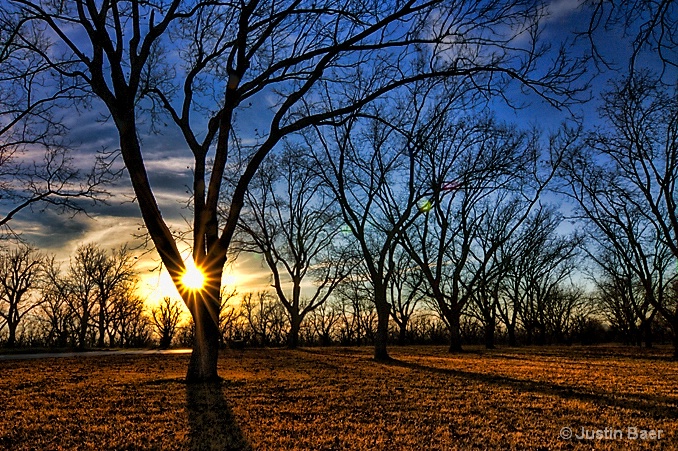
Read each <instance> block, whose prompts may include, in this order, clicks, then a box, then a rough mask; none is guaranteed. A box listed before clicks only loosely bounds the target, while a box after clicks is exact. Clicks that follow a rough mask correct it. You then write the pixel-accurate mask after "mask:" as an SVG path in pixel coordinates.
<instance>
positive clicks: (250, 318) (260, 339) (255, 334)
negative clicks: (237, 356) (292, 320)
mask: <svg viewBox="0 0 678 451" xmlns="http://www.w3.org/2000/svg"><path fill="white" fill-rule="evenodd" d="M240 307H241V309H242V310H243V316H244V317H245V319H246V321H247V325H248V326H249V331H250V333H251V341H252V342H253V343H254V344H257V345H261V346H271V345H280V344H282V343H283V342H284V337H285V336H286V335H287V333H286V332H287V330H288V327H289V324H288V321H287V317H286V315H285V310H284V308H283V307H282V306H281V305H280V303H278V302H276V301H275V296H274V295H273V294H272V293H271V292H269V291H258V292H256V293H246V294H245V295H243V297H242V301H241V303H240Z"/></svg>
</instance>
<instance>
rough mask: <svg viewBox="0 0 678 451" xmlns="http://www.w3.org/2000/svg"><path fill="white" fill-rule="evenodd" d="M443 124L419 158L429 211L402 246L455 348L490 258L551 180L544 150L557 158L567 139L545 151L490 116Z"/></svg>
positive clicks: (528, 135)
mask: <svg viewBox="0 0 678 451" xmlns="http://www.w3.org/2000/svg"><path fill="white" fill-rule="evenodd" d="M434 124H435V122H434ZM438 124H439V125H438V126H437V127H432V126H429V129H436V128H437V132H436V133H435V134H434V135H432V136H431V138H430V139H429V140H427V144H426V146H425V147H422V149H421V151H420V153H419V156H418V158H419V160H420V161H421V166H422V170H421V173H422V174H425V175H426V177H427V179H426V180H427V183H426V186H429V187H431V188H430V189H431V191H430V194H429V196H428V199H427V201H426V204H424V205H423V207H425V208H422V210H423V212H424V214H423V215H421V216H420V217H419V219H418V220H417V221H416V222H415V223H414V224H413V226H412V227H410V228H409V229H407V230H406V231H405V233H404V234H403V246H404V247H405V249H407V250H408V252H409V253H410V255H411V256H412V259H413V260H414V261H416V262H417V264H418V266H419V268H420V270H421V272H422V275H423V277H424V278H425V280H426V290H427V292H428V294H429V295H430V296H431V298H432V299H434V300H435V302H436V304H437V305H436V310H437V311H438V312H439V313H440V314H441V315H442V316H443V318H444V321H445V322H446V324H447V325H448V327H449V331H450V351H451V352H457V351H460V350H461V329H460V320H461V317H462V313H463V311H464V310H465V309H466V308H467V306H468V304H469V302H470V301H471V299H472V298H473V296H474V295H475V293H476V290H477V289H478V288H479V284H481V285H482V284H483V283H484V284H485V286H486V287H487V288H489V282H490V281H491V280H492V279H493V278H494V277H495V276H494V275H492V274H490V273H489V272H488V271H489V269H490V267H491V265H492V262H493V261H495V260H496V257H497V254H498V253H499V251H500V249H501V247H502V245H503V244H504V243H506V242H507V241H508V240H510V239H511V237H512V236H513V235H514V234H515V233H516V231H517V230H519V229H520V227H521V225H522V224H523V223H524V222H525V221H526V220H527V218H528V217H529V215H530V212H531V210H532V208H533V207H534V206H535V205H536V204H537V202H538V200H539V198H540V195H541V193H542V192H543V190H544V189H545V187H546V185H547V184H548V183H549V181H550V180H551V178H552V176H553V171H552V170H551V169H548V168H543V167H542V165H541V163H540V161H541V159H542V158H543V156H542V153H544V154H547V155H548V156H547V157H546V158H548V159H549V160H552V161H553V163H554V164H557V159H558V156H557V152H555V150H556V147H557V146H558V145H559V144H562V141H561V140H559V139H557V138H553V139H552V142H551V144H550V148H549V149H548V150H547V151H543V150H542V144H541V143H540V137H539V135H538V134H537V133H536V132H525V131H521V130H518V129H517V128H516V127H514V126H510V125H506V124H500V123H497V122H496V121H495V120H494V119H492V118H491V117H490V118H488V117H482V116H481V117H479V118H475V119H457V120H454V121H452V120H449V119H447V118H445V119H442V120H439V122H438ZM556 142H557V143H558V144H556ZM483 279H486V280H485V281H484V282H483ZM492 304H494V302H493V303H492ZM492 315H493V314H492ZM488 319H490V320H491V319H492V318H488ZM491 322H493V321H490V323H491ZM488 327H492V324H488Z"/></svg>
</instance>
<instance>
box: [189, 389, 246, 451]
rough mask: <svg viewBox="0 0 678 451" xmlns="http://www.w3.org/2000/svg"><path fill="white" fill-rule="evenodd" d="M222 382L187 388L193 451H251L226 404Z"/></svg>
mask: <svg viewBox="0 0 678 451" xmlns="http://www.w3.org/2000/svg"><path fill="white" fill-rule="evenodd" d="M223 388H224V387H223V384H222V383H221V382H210V383H194V384H186V405H187V409H188V422H189V427H190V440H191V449H192V450H233V451H236V450H237V451H241V450H242V451H244V450H251V449H252V446H251V445H250V444H249V442H248V441H247V439H246V438H245V436H244V435H243V433H242V431H241V430H240V427H239V426H238V423H237V421H236V419H235V417H234V416H233V413H232V412H231V408H230V407H229V406H228V403H227V402H226V398H224V393H223Z"/></svg>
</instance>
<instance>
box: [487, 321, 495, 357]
mask: <svg viewBox="0 0 678 451" xmlns="http://www.w3.org/2000/svg"><path fill="white" fill-rule="evenodd" d="M494 330H495V320H494V318H485V347H486V348H487V349H494Z"/></svg>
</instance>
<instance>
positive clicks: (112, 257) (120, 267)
mask: <svg viewBox="0 0 678 451" xmlns="http://www.w3.org/2000/svg"><path fill="white" fill-rule="evenodd" d="M78 253H83V255H84V256H85V258H83V259H82V261H81V264H82V268H81V269H82V271H83V272H84V273H85V274H84V276H85V277H87V278H88V279H91V280H92V282H93V283H94V284H95V285H96V288H97V292H96V298H97V307H98V311H97V318H96V323H97V328H98V338H97V346H99V347H103V346H104V345H105V337H106V334H107V332H108V330H109V326H110V322H111V314H112V312H111V311H110V310H111V309H112V308H114V299H115V297H116V296H117V297H119V298H120V299H125V298H126V296H125V292H126V291H131V290H130V287H129V284H130V283H131V282H132V281H133V280H134V277H135V271H134V257H133V256H132V255H131V253H130V252H129V250H128V249H127V247H126V246H122V247H121V248H119V249H117V250H112V251H111V252H110V253H109V252H107V251H105V250H103V249H102V248H100V247H98V246H97V245H94V244H90V245H86V246H84V247H81V248H80V249H79V250H78ZM118 313H121V312H118Z"/></svg>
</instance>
